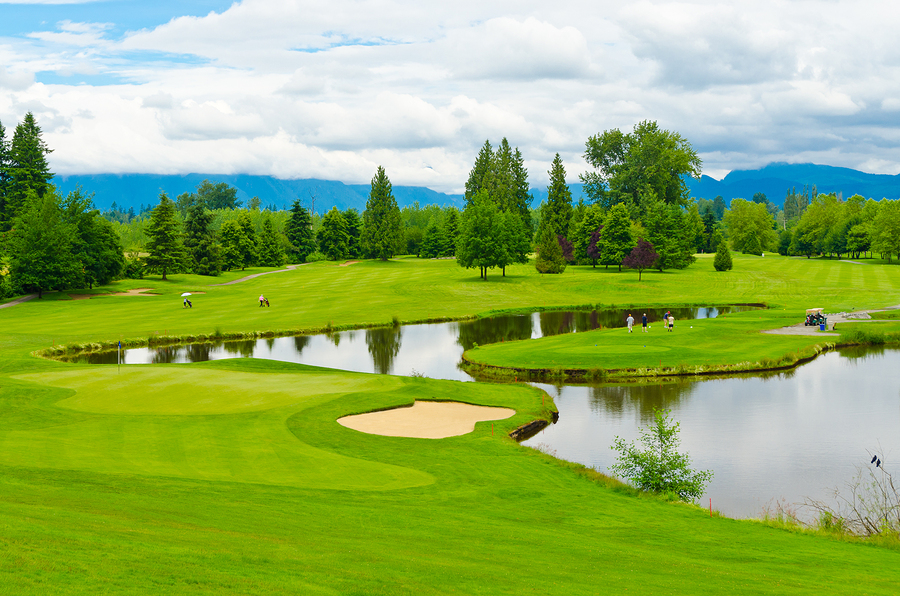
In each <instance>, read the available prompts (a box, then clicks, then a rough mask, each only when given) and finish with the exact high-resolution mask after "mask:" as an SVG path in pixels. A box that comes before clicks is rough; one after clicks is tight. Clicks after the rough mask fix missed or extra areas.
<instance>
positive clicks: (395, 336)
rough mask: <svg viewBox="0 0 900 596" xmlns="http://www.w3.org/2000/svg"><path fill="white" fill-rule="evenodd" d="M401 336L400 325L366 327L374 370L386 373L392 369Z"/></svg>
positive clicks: (398, 350) (367, 344)
mask: <svg viewBox="0 0 900 596" xmlns="http://www.w3.org/2000/svg"><path fill="white" fill-rule="evenodd" d="M401 336H402V333H401V332H400V327H388V328H377V329H366V347H368V348H369V354H371V355H372V364H373V366H374V367H375V372H377V373H380V374H383V375H386V374H390V372H391V371H392V370H393V368H394V358H396V357H397V354H399V353H400V338H401ZM335 345H337V344H335Z"/></svg>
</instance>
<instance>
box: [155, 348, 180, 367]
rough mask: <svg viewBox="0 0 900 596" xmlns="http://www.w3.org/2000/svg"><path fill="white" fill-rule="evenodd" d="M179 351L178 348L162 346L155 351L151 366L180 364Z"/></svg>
mask: <svg viewBox="0 0 900 596" xmlns="http://www.w3.org/2000/svg"><path fill="white" fill-rule="evenodd" d="M180 351H181V350H179V348H178V347H176V346H162V347H160V348H156V349H155V350H154V351H153V355H152V357H151V359H150V363H151V364H172V363H173V362H178V356H179V352H180Z"/></svg>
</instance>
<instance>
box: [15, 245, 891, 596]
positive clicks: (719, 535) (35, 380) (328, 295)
mask: <svg viewBox="0 0 900 596" xmlns="http://www.w3.org/2000/svg"><path fill="white" fill-rule="evenodd" d="M734 267H735V268H734V270H733V271H731V272H728V273H726V274H718V273H716V272H715V271H713V269H712V264H711V260H710V258H707V257H701V258H700V260H699V262H698V263H697V264H695V265H693V266H692V267H691V268H689V269H687V270H684V271H677V272H666V273H664V274H653V273H652V272H645V273H644V275H643V279H642V280H641V281H640V282H638V280H637V276H636V275H633V274H628V273H623V274H619V273H618V272H614V271H612V270H609V271H607V270H604V269H600V268H598V269H593V268H585V267H570V268H569V269H567V270H566V273H564V274H563V275H560V276H543V277H542V276H540V275H539V274H537V273H536V272H535V271H534V269H533V267H529V266H521V267H511V268H509V269H508V271H507V277H506V278H502V277H500V276H499V275H492V276H490V277H489V279H488V281H486V282H485V281H481V280H479V278H478V275H477V272H474V271H471V270H469V271H466V270H463V269H460V268H458V267H457V266H456V265H455V264H454V263H452V262H448V261H420V260H416V259H401V260H392V261H389V262H362V263H358V264H355V265H353V266H351V267H338V266H335V265H334V264H330V263H315V264H312V265H308V266H303V267H299V268H297V269H295V270H293V271H288V272H283V273H274V274H271V275H266V276H263V277H260V278H256V279H253V280H250V281H247V282H243V283H239V284H235V285H231V286H219V285H215V284H220V283H222V282H223V281H228V280H229V279H238V278H240V277H243V276H245V275H247V274H248V273H252V272H253V271H247V272H234V273H231V274H228V275H226V276H223V277H222V278H218V279H209V278H201V277H196V276H172V281H169V282H162V281H160V280H159V279H158V278H149V279H144V280H131V281H125V282H120V283H117V284H113V285H111V286H107V287H103V288H100V289H99V290H100V292H101V293H102V292H107V293H111V292H118V291H123V290H128V289H132V288H141V287H149V288H152V290H153V292H154V293H155V294H157V295H156V296H150V297H126V296H112V295H104V296H101V297H97V298H91V299H86V300H70V299H67V296H63V295H56V296H54V298H56V299H52V300H48V299H42V300H31V301H29V302H25V303H22V304H18V305H15V306H12V307H10V308H6V309H0V546H2V548H0V593H10V594H47V593H53V594H87V593H91V594H94V593H127V594H159V593H179V594H215V593H221V594H263V593H265V594H271V593H298V594H448V593H459V594H514V593H515V594H519V593H527V592H536V593H542V594H566V595H570V594H598V593H600V594H605V593H610V594H611V593H623V592H636V593H643V594H655V593H704V594H723V593H735V592H736V593H745V594H757V593H772V594H781V593H783V594H823V593H826V594H894V593H896V587H897V585H900V551H898V550H897V549H896V547H888V548H883V547H877V546H873V545H871V544H869V543H864V542H853V541H844V540H835V539H832V538H830V537H827V536H818V535H812V534H807V533H794V532H791V531H784V530H780V529H774V528H771V527H768V526H766V525H764V524H761V523H754V522H750V521H737V520H730V519H725V518H721V517H718V516H713V517H710V515H709V512H708V511H706V510H704V509H702V508H697V507H694V506H690V505H679V504H672V503H667V502H665V501H664V500H662V499H658V498H643V497H640V496H637V495H636V494H635V492H634V491H633V490H631V489H628V488H626V487H623V486H621V485H618V484H617V483H615V482H614V481H611V480H604V479H603V478H602V477H600V476H599V475H597V474H596V473H594V472H592V471H590V470H587V469H585V468H583V467H582V466H578V465H575V464H569V463H566V462H561V461H559V460H556V459H554V458H552V457H550V456H548V455H545V454H543V453H540V452H538V451H535V450H531V449H528V448H526V447H523V446H520V445H518V444H516V443H515V442H514V441H513V440H511V439H510V438H509V437H508V433H509V432H510V431H511V430H513V429H514V428H516V427H517V426H519V425H521V424H523V423H525V422H528V421H531V420H534V419H541V418H548V417H549V416H550V413H551V412H550V411H551V409H552V406H551V405H550V403H549V402H548V404H547V406H546V407H542V399H545V398H546V396H544V398H542V394H541V393H540V392H539V391H537V390H536V389H533V388H530V387H527V386H523V385H519V384H502V385H501V384H480V383H460V382H450V381H438V380H433V379H423V378H401V377H392V376H377V375H364V374H359V373H350V372H343V371H336V370H328V369H321V368H313V367H305V366H300V365H295V364H287V363H279V362H269V361H259V360H252V359H243V360H241V359H235V360H225V361H217V362H209V363H200V364H185V365H143V366H123V367H121V371H119V370H118V369H117V367H115V366H88V365H78V364H67V363H62V362H58V361H54V360H50V359H45V358H39V357H35V356H34V355H33V353H34V352H37V351H40V350H43V349H45V348H50V347H52V346H54V345H59V344H63V345H70V344H88V343H97V344H103V343H104V342H111V341H117V340H118V339H119V338H135V339H139V340H147V339H148V338H150V337H151V336H156V337H166V336H168V337H179V336H188V335H194V336H198V335H200V334H207V335H212V334H215V333H218V334H226V333H247V334H250V333H267V332H269V331H274V330H279V329H293V328H303V329H321V328H328V327H329V326H330V327H332V328H337V327H339V326H348V327H350V326H362V325H370V324H382V325H384V324H390V323H391V322H392V320H393V319H395V318H396V319H397V320H399V321H411V320H427V319H429V318H463V317H471V316H474V315H478V314H481V313H484V312H486V311H489V310H512V309H524V308H530V307H537V308H554V307H562V306H567V305H586V304H592V305H598V304H601V305H602V304H605V305H612V304H618V305H623V304H624V305H647V306H660V307H663V308H665V307H669V306H675V305H684V304H709V305H721V304H734V303H767V304H769V305H775V304H779V305H781V309H782V310H780V311H779V310H776V309H775V308H772V309H771V310H769V311H753V312H749V313H743V314H742V315H740V316H738V315H734V316H732V315H728V316H727V317H725V318H724V319H716V320H709V321H702V322H700V321H695V322H693V323H691V322H679V323H678V326H679V327H678V329H677V330H676V332H675V333H674V334H672V337H670V338H660V339H661V340H662V339H665V340H667V341H671V342H675V341H679V342H680V341H685V342H686V340H681V339H678V340H675V337H680V332H682V329H683V327H685V326H689V325H691V324H693V325H694V330H695V331H696V332H697V335H696V336H695V337H701V335H700V334H701V333H703V334H706V335H705V336H704V337H706V338H707V339H705V340H704V341H710V342H712V341H713V340H714V338H715V337H716V336H721V340H719V341H722V342H723V344H724V343H725V342H726V340H727V338H728V337H731V338H732V340H731V343H732V345H731V346H726V347H727V349H728V350H733V351H732V352H731V356H732V357H734V358H735V359H738V358H739V357H740V354H739V351H738V350H740V349H744V350H746V353H745V356H746V357H747V358H749V357H750V356H751V355H755V354H759V355H760V356H761V357H764V356H765V355H766V352H767V350H768V347H767V345H766V344H765V343H759V344H753V343H750V342H749V341H744V340H745V336H746V337H749V336H750V335H752V333H751V331H750V329H752V328H754V327H755V328H761V327H765V326H768V325H773V326H774V325H778V324H779V323H780V322H781V321H780V320H779V317H782V318H783V324H787V323H788V322H791V321H793V322H796V321H797V320H800V319H797V318H796V317H802V313H803V312H804V310H805V308H808V307H811V306H817V307H823V308H826V309H827V310H830V311H849V310H858V309H862V308H877V307H883V306H889V305H893V304H898V303H900V267H893V266H889V265H887V266H884V265H857V264H850V263H840V262H836V261H835V262H829V261H817V260H806V259H782V258H771V257H765V258H764V259H763V258H758V257H742V256H736V257H735V265H734ZM260 271H262V270H257V271H256V272H260ZM184 291H191V292H206V293H205V294H199V295H197V296H196V297H195V299H194V308H193V309H184V308H182V303H181V299H180V294H181V293H182V292H184ZM73 293H85V292H73ZM260 293H264V294H265V295H266V296H267V297H268V298H269V299H270V303H271V305H272V306H271V307H270V308H268V309H266V308H259V307H258V306H257V301H256V297H258V295H259V294H260ZM754 317H763V318H754ZM766 317H768V318H766ZM700 323H702V324H700ZM870 324H872V323H870ZM876 324H877V323H876ZM885 324H887V325H894V324H895V323H894V322H891V321H886V322H885ZM860 327H862V324H860ZM851 331H852V330H848V333H850V332H851ZM652 332H653V333H657V332H659V335H662V333H661V330H657V329H653V330H652ZM624 333H625V332H624V331H622V330H614V331H609V332H607V331H603V332H600V333H598V334H596V335H597V337H600V336H603V335H604V334H608V335H609V336H610V337H613V336H615V337H616V338H617V340H618V339H620V338H624V337H625V336H624ZM615 334H618V335H615ZM638 334H639V332H638V333H637V334H633V335H638ZM591 335H592V334H590V333H588V334H584V335H583V337H589V336H591ZM580 337H582V336H580V335H579V334H570V335H566V336H564V338H562V339H566V340H568V341H569V342H574V343H572V344H571V345H572V346H576V347H577V346H578V345H579V343H578V342H580V341H581V339H580ZM686 337H688V336H686ZM627 339H629V340H630V339H632V338H631V337H628V338H627ZM794 339H795V338H788V339H785V338H775V339H774V341H776V342H780V341H782V340H785V341H788V340H790V341H794ZM813 339H815V338H813ZM760 341H761V342H762V341H764V340H760ZM799 341H801V342H802V341H807V342H809V341H812V340H810V339H809V338H801V339H800V340H799ZM524 343H529V342H524ZM532 343H534V342H532ZM594 343H597V344H599V342H594ZM566 345H567V344H566V343H565V342H563V343H561V344H560V346H561V349H562V348H565V347H566ZM683 345H684V349H687V348H689V347H691V346H690V344H689V343H684V344H683ZM773 345H775V346H776V349H773V350H772V352H771V353H769V355H768V357H770V358H776V357H778V355H779V354H782V353H784V352H785V350H787V351H791V350H794V349H795V347H794V345H793V344H790V345H788V344H777V343H776V344H773ZM673 346H674V344H672V345H669V346H668V347H670V348H672V347H673ZM589 347H593V344H591V346H589ZM660 347H666V346H663V345H662V344H660ZM796 349H801V350H802V349H803V347H802V346H799V347H798V348H796ZM576 351H577V350H576ZM670 351H671V349H670ZM723 355H724V356H728V354H727V353H723ZM713 356H715V355H713ZM630 357H631V356H630ZM634 357H635V358H636V357H637V355H635V356H634ZM694 357H696V358H697V359H698V361H699V359H700V358H701V355H700V354H699V353H697V354H695V356H694ZM719 362H721V360H720V361H719ZM514 364H516V365H520V364H521V363H520V362H514ZM676 364H677V363H676ZM415 400H455V401H462V402H466V403H473V404H477V405H489V406H502V407H509V408H512V409H514V410H516V412H517V413H516V415H515V416H514V417H512V418H510V419H508V420H502V421H495V422H493V423H490V422H482V423H479V424H478V425H476V428H475V431H474V432H472V433H470V434H467V435H462V436H459V437H453V438H449V439H440V440H430V439H410V438H400V437H383V436H377V435H369V434H363V433H359V432H356V431H353V430H350V429H347V428H345V427H342V426H341V425H339V424H338V423H337V422H336V421H337V419H338V418H340V417H342V416H345V415H349V414H356V413H362V412H367V411H372V410H379V409H384V408H388V407H394V406H400V405H409V404H411V403H413V401H415ZM598 479H599V480H600V481H598Z"/></svg>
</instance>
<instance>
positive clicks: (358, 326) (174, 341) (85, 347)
mask: <svg viewBox="0 0 900 596" xmlns="http://www.w3.org/2000/svg"><path fill="white" fill-rule="evenodd" d="M706 305H707V303H705V302H704V303H687V304H670V305H669V306H670V307H671V308H697V307H703V306H706ZM641 306H643V307H648V305H646V304H645V305H641ZM722 306H723V307H740V306H747V307H756V308H767V305H766V304H761V303H748V302H739V303H732V304H724V305H722ZM638 307H639V306H636V305H617V304H610V305H604V304H596V305H592V304H581V305H575V306H572V305H568V306H543V307H542V306H538V307H532V308H511V309H498V310H489V311H484V312H482V313H479V314H475V315H462V316H459V317H428V318H424V319H413V320H403V321H401V320H400V319H398V318H396V317H395V318H394V320H393V321H391V322H381V323H354V324H347V325H332V324H330V323H329V324H328V325H325V326H324V327H302V328H301V327H298V328H293V329H274V330H264V331H260V330H256V331H236V332H220V331H218V330H216V331H214V332H213V333H209V334H204V333H199V334H185V335H151V336H149V337H137V338H126V339H121V340H111V341H109V340H108V341H100V342H85V343H70V344H59V345H53V346H51V347H50V348H42V349H40V350H34V351H32V352H31V354H32V355H33V356H36V357H38V358H46V359H48V360H60V359H61V358H63V357H66V356H72V355H75V354H91V353H97V352H113V351H115V350H116V349H117V348H119V347H120V346H121V348H122V349H124V348H154V347H168V346H178V345H188V344H213V343H217V342H222V341H237V340H255V339H271V338H277V337H294V336H301V335H322V334H330V333H337V332H341V331H359V330H365V329H390V328H397V327H400V326H404V325H428V324H435V323H457V322H467V321H475V320H478V319H486V318H490V317H495V316H507V315H522V314H529V313H551V312H565V311H589V310H598V311H599V310H616V309H619V310H627V309H629V308H632V309H633V308H638ZM659 308H663V307H659Z"/></svg>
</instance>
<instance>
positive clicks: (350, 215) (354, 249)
mask: <svg viewBox="0 0 900 596" xmlns="http://www.w3.org/2000/svg"><path fill="white" fill-rule="evenodd" d="M343 215H344V223H346V224H347V256H349V257H351V258H354V259H356V258H359V257H361V256H362V254H363V252H362V246H361V242H362V228H363V222H362V218H361V217H360V216H359V211H357V210H356V209H354V208H353V207H351V208H349V209H347V210H346V211H344V213H343Z"/></svg>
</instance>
